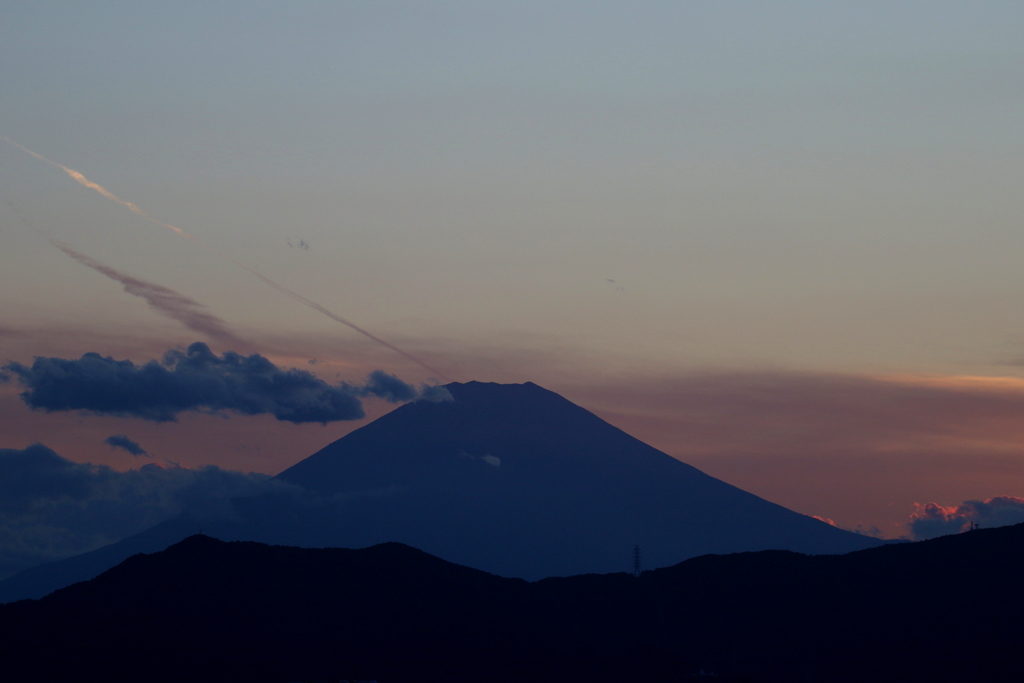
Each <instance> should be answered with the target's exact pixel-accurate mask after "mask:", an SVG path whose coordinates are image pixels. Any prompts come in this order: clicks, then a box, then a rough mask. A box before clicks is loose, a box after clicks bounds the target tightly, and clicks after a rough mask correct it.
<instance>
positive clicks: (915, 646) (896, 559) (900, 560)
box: [0, 525, 1024, 683]
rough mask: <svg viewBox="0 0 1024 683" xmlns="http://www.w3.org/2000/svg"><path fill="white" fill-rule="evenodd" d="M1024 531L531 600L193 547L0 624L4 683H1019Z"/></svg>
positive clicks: (16, 610) (200, 539)
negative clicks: (696, 682)
mask: <svg viewBox="0 0 1024 683" xmlns="http://www.w3.org/2000/svg"><path fill="white" fill-rule="evenodd" d="M1022 561H1024V525H1017V526H1014V527H1003V528H1000V529H987V530H986V529H983V530H978V531H971V532H967V533H963V534H959V535H955V536H946V537H942V538H938V539H933V540H930V541H922V542H919V543H904V544H895V545H887V546H883V547H879V548H872V549H868V550H863V551H858V552H854V553H849V554H846V555H818V556H807V555H801V554H798V553H793V552H788V551H775V550H770V551H761V552H756V553H739V554H733V555H708V556H703V557H699V558H695V559H691V560H688V561H686V562H683V563H680V564H678V565H675V566H672V567H668V568H663V569H658V570H652V571H647V572H644V573H642V574H641V575H640V576H639V577H634V576H632V575H629V574H626V573H617V574H605V575H594V574H591V575H583V576H573V577H564V578H549V579H544V580H541V581H537V582H534V583H527V582H526V581H523V580H520V579H509V578H503V577H499V576H494V575H492V574H488V573H485V572H482V571H479V570H475V569H470V568H468V567H462V566H459V565H455V564H452V563H450V562H446V561H444V560H441V559H439V558H436V557H433V556H431V555H428V554H427V553H423V552H421V551H419V550H415V549H413V548H410V547H408V546H405V545H402V544H398V543H387V544H382V545H377V546H373V547H370V548H365V549H361V550H344V549H335V548H327V549H305V548H294V547H283V546H267V545H263V544H258V543H251V542H233V543H225V542H222V541H218V540H215V539H212V538H209V537H206V536H192V537H189V538H187V539H185V540H184V541H182V542H180V543H178V544H176V545H174V546H172V547H170V548H168V549H167V550H164V551H161V552H158V553H155V554H151V555H136V556H133V557H131V558H129V559H128V560H126V561H125V562H123V563H121V564H120V565H118V566H117V567H115V568H113V569H110V570H109V571H107V572H105V573H104V574H102V575H100V576H99V577H97V578H95V579H92V580H90V581H87V582H82V583H78V584H75V585H73V586H69V587H67V588H64V589H62V590H59V591H57V592H55V593H53V594H52V595H50V596H47V597H46V598H44V599H42V600H37V601H36V600H25V601H21V602H16V603H12V604H7V605H0V678H3V680H63V679H75V680H78V679H83V678H85V679H97V680H99V679H102V680H109V681H139V680H144V681H181V680H190V681H214V680H217V681H222V680H239V681H242V680H244V681H266V682H268V683H269V682H271V681H276V682H280V683H284V682H285V681H315V680H320V681H326V680H333V681H338V680H347V681H353V680H362V681H368V680H376V681H378V683H391V682H395V683H434V682H436V683H441V682H442V681H446V682H449V683H460V682H463V681H464V682H466V683H469V682H474V683H475V682H477V681H495V682H496V683H501V682H504V681H523V680H529V681H537V682H539V683H544V682H548V681H551V682H554V681H560V682H564V681H581V682H582V681H587V682H608V683H611V682H612V681H615V682H619V681H644V682H645V683H668V682H669V681H672V682H678V681H680V680H687V679H689V678H703V676H700V675H699V673H700V672H701V671H703V672H704V673H705V674H706V675H710V674H714V675H715V678H716V680H721V681H764V682H768V681H773V682H775V683H788V682H794V683H795V682H796V681H802V682H813V681H830V682H836V683H844V682H847V681H850V682H853V681H865V680H871V681H882V682H893V683H895V682H896V681H934V682H937V683H945V682H949V683H952V682H954V681H956V682H960V681H987V682H998V681H1017V680H1019V679H1020V678H1019V677H1020V665H1019V661H1020V657H1019V649H1020V642H1021V637H1022V635H1024V633H1022V631H1024V627H1022V626H1021V624H1020V620H1019V619H1018V618H1017V614H1019V613H1020V611H1021V609H1022V608H1024V592H1022V591H1020V590H1019V584H1020V578H1019V567H1020V566H1021V563H1022Z"/></svg>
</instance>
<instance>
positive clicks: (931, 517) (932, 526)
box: [909, 496, 1024, 540]
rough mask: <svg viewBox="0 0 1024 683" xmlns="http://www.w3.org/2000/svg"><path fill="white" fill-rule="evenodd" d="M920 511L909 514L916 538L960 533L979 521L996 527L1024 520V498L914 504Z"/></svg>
mask: <svg viewBox="0 0 1024 683" xmlns="http://www.w3.org/2000/svg"><path fill="white" fill-rule="evenodd" d="M914 506H915V507H916V508H917V511H916V512H914V513H913V514H912V515H910V523H909V526H910V531H911V533H912V534H913V536H914V538H915V539H917V540H921V539H925V538H935V537H936V536H945V535H948V534H957V533H960V532H961V531H965V530H967V529H969V528H970V527H971V525H972V524H977V525H978V526H979V527H983V528H994V527H1000V526H1008V525H1010V524H1020V523H1021V522H1024V498H1017V497H1014V496H995V497H993V498H989V499H988V500H984V501H981V500H965V501H964V502H963V503H961V504H960V505H954V506H950V507H944V506H942V505H939V504H938V503H924V504H921V503H914Z"/></svg>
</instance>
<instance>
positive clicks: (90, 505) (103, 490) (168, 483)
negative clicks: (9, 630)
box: [0, 444, 302, 578]
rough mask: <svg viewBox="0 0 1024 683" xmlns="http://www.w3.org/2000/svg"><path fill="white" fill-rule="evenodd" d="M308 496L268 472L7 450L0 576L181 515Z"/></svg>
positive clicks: (223, 512)
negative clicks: (122, 468) (269, 497)
mask: <svg viewBox="0 0 1024 683" xmlns="http://www.w3.org/2000/svg"><path fill="white" fill-rule="evenodd" d="M301 492H302V490H301V489H300V488H298V487H296V486H294V485H292V484H287V483H285V482H282V481H280V480H277V479H273V478H272V477H270V476H268V475H265V474H245V473H242V472H232V471H228V470H222V469H220V468H218V467H215V466H212V465H211V466H207V467H202V468H198V469H186V468H184V467H177V466H170V467H161V466H160V465H156V464H147V465H143V466H142V467H140V468H138V469H133V470H129V471H127V472H118V471H117V470H114V469H112V468H110V467H106V466H104V465H91V464H83V463H76V462H72V461H70V460H67V459H66V458H63V457H61V456H60V455H58V454H57V453H55V452H54V451H52V450H51V449H49V448H47V447H46V446H44V445H42V444H33V445H31V446H29V447H28V448H25V449H21V450H17V449H11V448H4V449H0V578H3V577H5V576H7V575H9V574H12V573H14V572H16V571H20V570H21V569H25V568H27V567H30V566H32V565H35V564H39V563H41V562H47V561H50V560H54V559H58V558H61V557H67V556H70V555H75V554H78V553H83V552H88V551H90V550H94V549H95V548H99V547H101V546H104V545H107V544H109V543H113V542H115V541H118V540H120V539H122V538H125V537H127V536H130V535H132V534H135V533H138V532H140V531H143V530H145V529H147V528H149V527H151V526H153V525H154V524H158V523H159V522H162V521H164V520H166V519H170V518H172V517H177V516H187V517H190V518H192V519H196V520H206V519H232V518H233V517H234V516H235V514H236V513H235V511H234V507H233V504H232V499H237V498H242V497H246V496H256V495H263V494H277V495H288V496H297V495H301Z"/></svg>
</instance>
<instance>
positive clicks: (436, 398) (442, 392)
mask: <svg viewBox="0 0 1024 683" xmlns="http://www.w3.org/2000/svg"><path fill="white" fill-rule="evenodd" d="M417 400H418V401H431V402H433V403H443V402H445V401H454V400H455V397H454V396H452V393H451V392H450V391H448V387H446V386H444V385H443V384H421V385H420V395H419V397H418V398H417Z"/></svg>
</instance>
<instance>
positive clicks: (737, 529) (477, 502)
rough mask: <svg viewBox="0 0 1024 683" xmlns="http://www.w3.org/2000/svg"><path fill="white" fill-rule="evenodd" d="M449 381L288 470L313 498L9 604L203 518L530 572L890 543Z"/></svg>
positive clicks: (15, 586)
mask: <svg viewBox="0 0 1024 683" xmlns="http://www.w3.org/2000/svg"><path fill="white" fill-rule="evenodd" d="M446 387H447V389H448V392H449V393H450V395H451V398H452V400H445V401H427V400H420V401H417V402H414V403H408V404H405V405H403V406H401V407H399V408H396V409H395V410H393V411H392V412H390V413H388V414H387V415H385V416H383V417H381V418H379V419H377V420H375V421H373V422H371V423H370V424H367V425H365V426H363V427H361V428H360V429H357V430H355V431H353V432H351V433H350V434H348V435H346V436H345V437H343V438H341V439H339V440H337V441H335V442H334V443H332V444H330V445H328V446H326V447H325V448H323V449H321V450H320V451H318V452H317V453H314V454H313V455H311V456H309V457H308V458H306V459H305V460H302V461H301V462H299V463H297V464H296V465H294V466H292V467H290V468H288V469H286V470H285V471H283V472H281V473H280V474H279V475H278V478H279V479H281V480H283V481H284V482H289V483H291V484H295V485H296V487H295V489H296V490H297V491H298V490H302V491H304V492H303V493H302V494H301V495H295V496H286V495H278V496H263V497H259V498H240V499H235V500H234V501H233V503H234V508H235V514H234V515H233V516H232V518H231V519H220V520H209V519H206V520H182V519H177V520H169V521H167V522H164V523H162V524H160V525H157V526H156V527H153V528H151V529H149V530H147V531H144V532H142V533H141V534H138V535H136V536H134V537H130V538H127V539H124V540H122V541H120V542H118V543H116V544H114V545H111V546H107V547H105V548H100V549H99V550H96V551H93V552H92V553H86V554H85V555H80V556H77V557H73V558H68V559H66V560H61V561H59V562H55V563H49V564H46V565H41V566H39V567H34V568H32V569H29V570H26V571H25V572H22V573H20V574H16V575H14V576H12V577H10V578H8V579H6V580H5V581H3V582H0V602H6V601H10V600H14V599H19V598H23V597H41V596H42V595H45V594H46V593H49V592H51V591H53V590H56V589H57V588H60V587H62V586H65V585H68V584H70V583H73V582H74V581H81V580H85V579H88V578H92V577H93V576H96V575H97V574H99V573H100V572H101V571H103V570H105V569H107V568H109V567H111V566H114V565H115V564H117V563H118V562H120V561H122V560H124V559H125V558H127V557H129V556H130V555H132V554H135V553H137V552H154V551H156V550H161V549H163V548H165V547H167V546H169V545H171V544H172V543H175V542H177V541H179V540H181V539H182V538H185V537H186V536H189V535H191V534H194V533H196V532H197V531H199V530H200V529H202V530H203V532H204V533H205V534H207V535H209V536H213V537H216V538H220V539H222V540H249V541H260V542H264V543H271V544H280V545H294V546H304V547H346V548H362V547H368V546H372V545H375V544H379V543H386V542H399V543H404V544H407V545H410V546H413V547H415V548H419V549H420V550H423V551H425V552H428V553H430V554H432V555H435V556H438V557H441V558H444V559H445V560H448V561H450V562H455V563H457V564H461V565H466V566H469V567H473V568H476V569H482V570H485V571H487V572H491V573H494V574H499V575H502V576H508V577H520V578H525V579H528V580H536V579H540V578H544V577H548V576H569V575H574V574H587V573H609V572H618V571H629V570H632V569H633V562H634V548H636V547H637V546H639V548H640V552H641V557H642V564H643V568H644V569H653V568H657V567H665V566H670V565H674V564H676V563H678V562H681V561H683V560H685V559H687V558H691V557H695V556H698V555H706V554H711V553H714V554H725V553H736V552H747V551H756V550H768V549H777V550H792V551H797V552H801V553H808V554H835V553H846V552H850V551H854V550H860V549H864V548H868V547H872V546H875V545H880V544H881V541H879V540H877V539H874V538H870V537H866V536H861V535H858V534H854V533H851V532H848V531H844V530H842V529H838V528H836V527H833V526H831V525H829V524H826V523H824V522H821V521H819V520H817V519H814V518H812V517H808V516H806V515H802V514H799V513H797V512H794V511H792V510H788V509H786V508H784V507H782V506H780V505H776V504H774V503H771V502H769V501H766V500H764V499H762V498H759V497H757V496H755V495H753V494H751V493H747V492H745V491H743V490H741V489H738V488H736V487H735V486H731V485H729V484H727V483H725V482H723V481H720V480H718V479H715V478H714V477H711V476H708V475H707V474H704V473H703V472H701V471H699V470H697V469H696V468H694V467H691V466H690V465H687V464H685V463H683V462H680V461H679V460H677V459H675V458H673V457H671V456H669V455H667V454H665V453H663V452H661V451H659V450H657V449H655V448H653V447H651V446H648V445H647V444H645V443H643V442H642V441H640V440H638V439H636V438H634V437H632V436H630V435H628V434H626V433H625V432H623V431H622V430H620V429H618V428H616V427H614V426H612V425H610V424H608V423H607V422H605V421H604V420H602V419H600V418H599V417H597V416H596V415H594V414H593V413H590V412H588V411H587V410H585V409H583V408H581V407H579V406H577V405H575V404H574V403H572V402H570V401H568V400H566V399H565V398H562V397H561V396H559V395H558V394H556V393H554V392H552V391H548V390H546V389H544V388H542V387H540V386H537V385H536V384H533V383H530V382H527V383H525V384H490V383H481V382H468V383H461V384H460V383H453V384H448V385H446ZM738 426H739V425H738ZM299 487H301V489H300V488H299Z"/></svg>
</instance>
